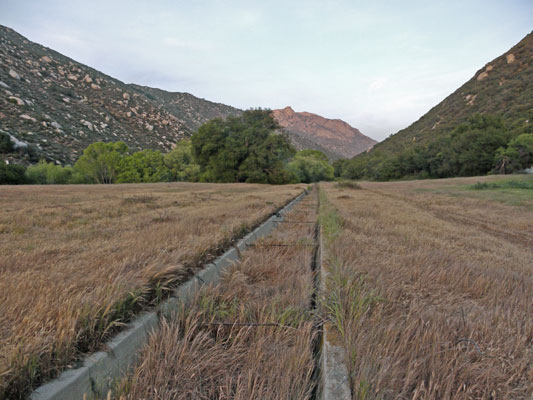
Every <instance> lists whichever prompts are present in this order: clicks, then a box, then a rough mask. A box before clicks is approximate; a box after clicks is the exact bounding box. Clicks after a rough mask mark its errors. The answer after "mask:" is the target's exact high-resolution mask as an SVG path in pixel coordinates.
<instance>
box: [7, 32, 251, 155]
mask: <svg viewBox="0 0 533 400" xmlns="http://www.w3.org/2000/svg"><path fill="white" fill-rule="evenodd" d="M240 113H241V110H239V109H237V108H234V107H230V106H226V105H223V104H218V103H213V102H210V101H207V100H204V99H200V98H198V97H195V96H193V95H191V94H188V93H170V92H166V91H164V90H160V89H153V88H148V87H144V86H138V85H131V84H125V83H123V82H121V81H119V80H117V79H114V78H112V77H110V76H107V75H105V74H103V73H101V72H99V71H96V70H95V69H93V68H90V67H88V66H86V65H83V64H81V63H78V62H76V61H74V60H72V59H70V58H68V57H65V56H63V55H62V54H60V53H58V52H56V51H54V50H51V49H49V48H46V47H43V46H41V45H39V44H36V43H33V42H31V41H29V40H27V39H26V38H25V37H23V36H21V35H19V34H18V33H16V32H15V31H13V30H12V29H10V28H7V27H4V26H0V132H1V131H3V132H4V133H7V134H8V135H10V136H11V139H12V141H14V142H15V143H16V146H18V147H19V148H20V149H21V151H20V152H19V153H16V154H11V155H8V156H6V157H4V158H7V159H8V160H10V159H12V160H13V161H16V162H21V161H22V162H26V163H27V162H29V161H30V158H31V161H35V160H38V159H39V158H46V159H48V160H53V161H56V162H58V163H62V164H65V163H73V162H75V161H76V159H77V158H78V157H79V156H80V155H81V153H82V151H83V149H84V148H85V147H87V146H88V145H89V144H91V143H93V142H95V141H119V140H121V141H124V142H125V143H126V144H127V145H128V146H129V147H130V148H132V149H134V150H141V149H156V150H161V151H164V152H166V151H169V150H170V149H171V148H172V146H173V144H174V143H176V141H178V140H180V139H183V138H186V137H189V136H190V135H191V134H192V132H194V131H195V130H196V129H197V128H198V126H200V125H201V124H202V123H204V122H206V121H208V120H209V119H211V118H214V117H222V118H224V117H227V116H229V115H238V114H240ZM4 137H5V135H4ZM28 145H30V146H28ZM28 147H31V148H32V149H33V151H32V152H27V151H23V150H24V148H28ZM35 153H37V154H35Z"/></svg>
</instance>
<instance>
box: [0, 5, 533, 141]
mask: <svg viewBox="0 0 533 400" xmlns="http://www.w3.org/2000/svg"><path fill="white" fill-rule="evenodd" d="M0 24H2V25H6V26H8V27H10V28H13V29H15V30H16V31H17V32H19V33H20V34H22V35H24V36H26V37H27V38H28V39H29V40H31V41H34V42H37V43H40V44H42V45H44V46H47V47H50V48H52V49H54V50H56V51H59V52H60V53H62V54H64V55H66V56H68V57H71V58H73V59H74V60H76V61H79V62H81V63H83V64H86V65H89V66H90V67H93V68H95V69H97V70H99V71H102V72H104V73H106V74H108V75H110V76H112V77H114V78H117V79H120V80H121V81H123V82H126V83H137V84H141V85H147V86H152V87H158V88H161V89H165V90H168V91H177V92H189V93H192V94H194V95H195V96H198V97H202V98H205V99H208V100H211V101H215V102H219V103H224V104H229V105H232V106H235V107H238V108H242V109H247V108H251V107H262V108H272V109H275V108H282V107H285V106H288V105H290V106H291V107H292V108H293V109H294V110H295V111H308V112H312V113H316V114H319V115H322V116H324V117H327V118H340V119H342V120H344V121H346V122H348V123H349V124H350V125H352V126H354V127H356V128H358V129H359V130H360V131H361V132H362V133H364V134H366V135H367V136H370V137H372V138H373V139H376V140H378V141H380V140H383V139H385V138H386V137H387V136H389V135H390V134H392V133H396V132H397V131H398V130H400V129H402V128H405V127H407V126H408V125H410V124H411V123H413V122H415V121H416V120H417V119H418V118H420V117H421V116H422V115H423V114H425V113H426V112H427V111H429V110H430V109H431V108H432V107H433V106H435V105H436V104H438V103H439V102H440V101H442V100H443V99H444V98H445V97H446V96H447V95H449V94H450V93H452V92H453V91H455V89H457V88H458V87H459V86H461V85H462V84H463V83H464V82H466V81H467V80H468V79H470V78H471V77H472V76H473V75H474V74H475V72H476V71H477V70H479V69H480V68H482V67H483V66H484V65H485V64H486V63H488V62H490V61H491V60H492V59H494V58H496V57H498V56H499V55H501V54H502V53H504V52H505V51H507V50H508V49H510V48H511V47H512V46H513V45H515V44H516V43H518V42H519V41H520V40H521V39H522V38H523V37H524V36H525V35H527V34H528V33H529V32H531V30H532V29H533V1H531V0H505V1H503V0H483V1H481V0H460V1H456V0H447V1H437V0H424V1H412V0H403V1H394V0H389V1H386V0H375V1H368V0H367V1H359V0H352V1H348V0H347V1H342V0H339V1H335V0H332V1H328V0H321V1H315V0H307V1H288V0H285V1H277V0H271V1H265V0H263V1H255V0H248V1H232V0H226V1H222V0H220V1H217V0H211V1H208V0H206V1H199V0H189V1H182V0H176V1H170V0H151V1H141V0H129V1H123V0H106V1H100V0H92V1H77V0H70V1H68V2H66V1H59V0H55V1H54V0H49V1H47V0H0Z"/></svg>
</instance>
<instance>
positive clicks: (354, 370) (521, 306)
mask: <svg viewBox="0 0 533 400" xmlns="http://www.w3.org/2000/svg"><path fill="white" fill-rule="evenodd" d="M432 184H433V183H432V182H427V183H417V184H416V187H417V188H419V187H423V186H424V185H432ZM410 185H411V184H410V183H406V184H399V183H395V184H365V189H368V190H362V191H357V192H354V193H352V194H351V196H349V197H346V196H343V195H342V192H341V191H339V190H338V189H337V188H336V187H334V186H333V185H325V186H324V187H325V192H326V194H327V198H328V200H329V202H330V205H331V207H330V208H329V209H325V208H323V209H322V210H321V213H322V214H327V213H333V214H337V217H338V218H340V220H341V223H340V224H337V227H336V230H334V233H335V240H330V241H326V243H327V248H326V249H325V251H326V261H327V267H328V268H329V270H330V282H328V285H329V286H328V287H329V288H330V289H331V292H330V293H329V297H326V299H325V302H326V305H327V306H328V308H327V311H328V315H329V318H330V319H331V320H332V321H333V322H334V324H335V326H337V327H338V329H339V331H340V332H341V333H342V335H341V338H342V343H343V346H344V347H345V349H346V353H347V358H348V360H347V364H348V368H349V372H350V379H351V385H352V393H353V395H354V398H356V399H361V398H365V399H394V398H417V399H446V398H454V399H471V398H479V399H497V398H509V399H511V398H512V399H529V398H530V396H531V393H533V379H532V378H533V364H532V363H531V360H532V356H533V353H532V351H533V348H532V346H531V343H532V340H533V313H532V312H531V310H532V308H531V307H532V306H531V305H532V304H533V275H532V274H533V261H532V260H533V254H532V250H531V247H527V246H524V245H523V244H522V243H521V242H520V243H519V242H516V241H515V240H514V239H515V238H514V236H513V237H509V238H508V239H506V238H505V237H504V236H501V235H500V234H498V235H496V234H495V233H494V232H493V231H488V230H486V229H485V228H484V227H483V226H482V225H479V226H478V225H476V224H473V223H464V224H463V223H461V221H459V220H450V221H449V222H447V221H445V220H444V219H443V218H442V217H443V215H444V213H445V212H447V211H448V209H450V210H454V209H455V207H457V206H458V205H460V206H461V207H462V208H461V211H460V212H461V213H462V214H463V215H468V216H469V217H470V218H471V219H472V220H475V218H476V216H477V215H478V214H481V213H486V214H487V212H486V211H485V210H490V209H491V207H494V209H495V210H503V209H504V208H505V209H507V212H508V214H509V216H510V219H511V221H512V220H513V219H516V220H518V218H519V217H520V216H521V218H525V219H528V218H530V217H531V213H530V212H529V211H527V210H526V209H524V208H512V207H508V206H503V205H501V204H488V203H487V202H486V201H480V200H472V199H467V200H463V199H456V198H451V197H443V196H435V195H433V196H434V197H433V203H431V202H430V201H431V199H432V197H431V196H432V194H428V193H426V192H423V193H416V192H412V191H410V190H409V189H408V188H409V186H410ZM406 187H407V189H406ZM465 205H467V206H465ZM497 212H499V211H497ZM321 218H323V219H328V218H327V215H326V216H321ZM488 218H492V216H490V212H489V215H488ZM329 220H332V218H331V217H329ZM467 221H470V219H468V220H467ZM511 227H512V229H513V235H518V234H527V232H528V229H529V225H527V224H524V225H521V226H520V225H509V221H501V226H498V225H497V222H495V224H494V226H493V228H494V229H498V232H504V231H505V230H508V229H511ZM504 228H505V229H504ZM520 229H521V230H520Z"/></svg>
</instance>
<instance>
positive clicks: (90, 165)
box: [74, 142, 129, 183]
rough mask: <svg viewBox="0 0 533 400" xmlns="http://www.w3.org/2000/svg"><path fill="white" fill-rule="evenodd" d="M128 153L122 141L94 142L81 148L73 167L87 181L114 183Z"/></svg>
mask: <svg viewBox="0 0 533 400" xmlns="http://www.w3.org/2000/svg"><path fill="white" fill-rule="evenodd" d="M128 154H129V149H128V146H126V144H125V143H124V142H110V143H103V142H96V143H93V144H91V145H89V146H88V147H87V148H86V149H85V150H83V155H82V156H81V157H80V158H79V160H78V161H77V162H76V164H75V165H74V168H75V169H76V170H77V171H79V172H80V173H81V174H82V175H83V176H85V177H86V179H87V180H88V181H89V182H93V183H114V182H115V181H116V179H117V176H118V174H119V173H120V170H121V165H122V161H123V159H124V158H125V157H126V156H127V155H128Z"/></svg>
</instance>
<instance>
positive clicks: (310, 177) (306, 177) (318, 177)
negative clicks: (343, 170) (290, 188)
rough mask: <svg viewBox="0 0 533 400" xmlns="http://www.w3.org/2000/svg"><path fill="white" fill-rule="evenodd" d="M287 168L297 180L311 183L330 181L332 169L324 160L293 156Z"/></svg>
mask: <svg viewBox="0 0 533 400" xmlns="http://www.w3.org/2000/svg"><path fill="white" fill-rule="evenodd" d="M287 170H288V171H289V172H290V173H291V174H293V175H294V176H295V177H296V178H297V182H304V183H312V182H319V181H330V180H332V179H333V173H334V169H333V167H332V166H331V165H329V164H328V163H327V162H326V161H323V160H319V159H317V158H316V157H313V156H310V157H309V156H308V157H302V156H299V157H294V159H293V160H292V161H291V162H289V164H288V165H287Z"/></svg>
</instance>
